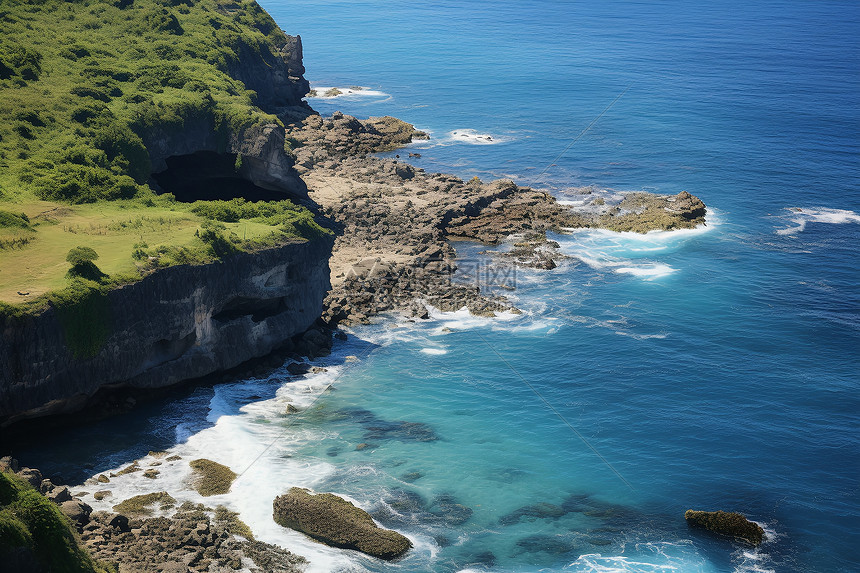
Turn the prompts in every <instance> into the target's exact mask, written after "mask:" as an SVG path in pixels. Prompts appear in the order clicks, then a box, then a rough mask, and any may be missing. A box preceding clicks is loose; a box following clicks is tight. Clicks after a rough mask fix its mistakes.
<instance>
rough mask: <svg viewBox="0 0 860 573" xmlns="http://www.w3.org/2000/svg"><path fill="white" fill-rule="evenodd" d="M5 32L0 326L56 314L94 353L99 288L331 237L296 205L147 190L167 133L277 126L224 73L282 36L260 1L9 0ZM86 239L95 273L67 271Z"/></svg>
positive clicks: (0, 84)
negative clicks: (187, 128) (87, 327)
mask: <svg viewBox="0 0 860 573" xmlns="http://www.w3.org/2000/svg"><path fill="white" fill-rule="evenodd" d="M0 25H2V30H3V33H2V35H0V323H2V321H3V320H4V317H5V318H9V317H16V316H21V315H22V314H25V313H32V312H38V311H40V310H41V309H44V308H45V307H46V306H47V305H48V304H49V303H50V304H55V305H60V307H64V308H65V310H62V311H61V314H63V315H65V318H64V319H63V320H64V322H65V323H66V324H68V327H69V328H68V329H69V330H70V331H72V332H73V335H72V336H73V338H74V339H75V341H76V342H75V343H74V351H75V353H76V354H80V355H88V354H91V353H92V351H93V348H95V347H96V346H98V342H99V340H100V339H101V338H103V336H104V333H103V332H100V331H98V327H97V325H96V326H94V327H93V329H94V330H92V329H91V330H92V331H90V332H82V331H81V328H79V327H80V322H81V321H80V320H79V317H80V316H81V315H82V313H85V311H86V312H96V314H97V316H98V317H99V320H100V321H101V320H102V319H104V318H105V316H106V315H105V311H104V309H102V308H101V307H100V306H99V303H98V299H97V297H96V294H95V293H96V291H97V292H98V293H101V294H104V292H106V290H108V289H110V288H113V287H115V286H117V285H120V284H123V283H127V282H130V281H134V280H139V279H140V278H141V277H142V276H144V275H145V274H147V273H149V272H152V271H154V270H156V269H158V268H162V267H166V266H171V265H176V264H202V263H206V262H211V261H213V260H216V259H219V258H223V257H226V256H230V255H232V254H233V253H235V252H238V251H253V250H256V249H260V248H264V247H268V246H274V245H278V244H283V243H284V242H289V241H293V240H307V239H313V238H315V237H317V236H319V235H321V234H324V233H326V232H327V231H324V230H323V229H322V228H321V227H320V226H319V225H317V224H316V222H315V221H314V219H313V216H312V214H311V213H310V212H309V211H308V210H307V209H304V208H302V207H298V206H296V205H294V204H293V203H291V202H289V201H276V202H265V203H258V204H251V203H247V202H244V201H242V200H236V201H232V202H223V201H215V202H197V203H194V204H193V205H185V204H180V203H177V202H176V201H175V200H173V197H172V196H171V195H169V194H168V195H162V196H156V195H155V194H154V193H153V192H152V190H151V189H149V187H148V186H146V185H145V182H146V180H147V178H148V177H149V169H150V160H149V153H148V151H147V149H146V147H145V144H144V142H145V141H148V140H150V139H152V138H153V137H156V136H158V134H165V133H167V134H169V133H171V132H173V133H176V132H180V131H181V130H182V129H183V128H184V125H185V124H186V122H187V121H189V120H195V119H198V120H201V119H202V120H204V121H206V122H208V123H209V125H211V128H212V130H213V131H214V133H215V134H216V136H217V137H218V138H220V140H222V143H223V144H224V145H226V143H227V138H228V136H229V134H230V133H235V132H237V131H239V130H241V129H243V128H246V127H250V126H254V125H260V124H270V123H280V122H279V120H278V118H277V117H275V116H272V115H269V114H267V113H264V112H263V111H262V110H261V109H260V108H259V107H257V106H256V94H255V93H254V92H253V91H251V90H248V89H247V88H246V87H245V85H244V84H243V83H242V82H240V81H238V80H235V79H233V78H232V77H230V75H229V72H230V70H231V69H232V68H235V67H236V66H237V65H238V54H240V53H241V54H242V64H243V65H244V64H248V63H253V60H255V59H256V60H261V61H262V62H266V61H270V60H271V59H272V58H275V57H279V56H278V55H277V54H276V53H275V51H276V47H277V46H280V45H282V44H283V43H284V42H285V41H286V37H285V35H284V33H283V32H282V31H281V30H280V29H279V28H278V26H277V25H276V24H275V23H274V21H273V20H272V19H271V17H270V16H269V15H268V14H267V13H266V12H265V11H264V10H262V8H260V7H259V5H257V3H256V2H254V1H253V0H187V1H186V0H134V1H130V0H3V2H2V3H0ZM258 63H259V62H258ZM260 65H264V64H260ZM240 161H241V159H240V158H238V157H237V162H240ZM78 246H79V247H85V248H90V249H93V250H94V251H95V252H96V253H97V254H98V266H97V268H96V269H95V271H93V269H92V268H90V269H89V270H90V271H93V272H84V273H81V272H80V271H82V270H83V271H86V270H87V269H84V268H79V269H77V272H76V271H73V272H72V274H71V275H70V274H69V271H70V265H69V263H68V262H67V261H66V260H65V256H66V254H67V253H68V252H69V249H71V248H72V247H78ZM96 271H97V272H96ZM76 274H77V277H76V276H74V275H76ZM76 279H81V280H83V281H87V280H88V281H89V282H84V283H83V284H82V283H80V282H75V280H76ZM84 287H86V288H84Z"/></svg>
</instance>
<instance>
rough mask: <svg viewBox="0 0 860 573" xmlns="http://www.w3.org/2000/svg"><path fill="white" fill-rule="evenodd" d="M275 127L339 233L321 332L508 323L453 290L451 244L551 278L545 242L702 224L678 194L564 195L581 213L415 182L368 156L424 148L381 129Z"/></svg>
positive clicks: (429, 179)
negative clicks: (460, 320) (579, 232)
mask: <svg viewBox="0 0 860 573" xmlns="http://www.w3.org/2000/svg"><path fill="white" fill-rule="evenodd" d="M288 119H289V120H290V121H287V120H288ZM285 123H286V124H287V128H286V136H287V138H288V139H289V140H290V141H292V142H294V143H295V148H294V153H295V168H296V170H297V171H298V173H299V174H300V175H301V177H302V179H303V180H304V181H305V182H306V184H307V186H308V189H309V192H308V195H309V197H310V198H311V199H312V200H313V201H314V202H315V203H316V204H317V205H318V206H319V208H320V210H321V211H322V213H324V214H325V215H326V216H327V217H329V218H330V219H331V220H332V221H333V222H334V224H335V225H336V227H337V230H338V233H337V234H338V236H337V239H336V240H335V245H334V248H333V252H332V258H331V261H330V266H331V270H332V275H331V283H332V289H331V291H330V292H329V294H328V296H327V297H326V300H325V309H324V312H323V318H324V319H325V320H326V322H327V323H328V324H330V325H331V326H337V325H344V326H348V325H352V324H361V323H366V322H368V321H370V319H371V317H373V316H375V315H378V314H380V313H385V312H395V313H400V314H403V315H405V316H407V317H409V318H419V319H420V318H426V317H427V315H428V311H427V307H428V306H430V307H433V308H437V309H439V310H442V311H453V310H459V309H460V308H463V307H465V308H468V309H469V311H470V312H471V313H472V314H475V315H479V316H494V315H495V313H497V312H504V311H510V312H517V310H516V309H515V308H514V307H513V305H511V304H510V303H509V302H508V301H507V300H506V299H505V298H503V297H499V296H492V295H488V294H486V293H484V292H481V290H480V288H478V287H477V286H475V285H472V284H465V283H463V282H458V281H457V280H455V279H454V276H453V275H454V272H455V271H456V270H457V263H456V257H457V253H456V251H455V249H454V248H453V247H452V245H451V241H452V240H471V241H477V242H480V243H483V244H486V245H488V246H494V245H499V244H501V243H503V242H505V241H510V242H512V243H513V244H512V248H511V249H510V250H504V251H491V252H490V254H492V255H493V256H492V257H491V259H490V261H491V262H493V263H494V264H498V265H519V266H525V267H531V268H538V269H546V270H550V269H553V268H555V266H556V260H558V259H559V258H561V257H563V255H562V254H561V253H560V251H559V249H558V244H557V243H556V242H554V241H552V240H549V239H547V232H555V233H563V232H565V231H566V230H568V229H574V228H583V227H594V228H605V229H610V230H615V231H630V232H640V233H641V232H647V231H651V230H673V229H682V228H693V227H696V226H697V225H701V224H704V222H705V213H706V208H705V205H704V203H702V201H701V200H700V199H699V198H697V197H695V196H693V195H690V194H689V193H687V192H681V193H679V194H678V195H675V196H662V195H654V194H650V193H626V194H620V195H619V194H613V193H608V192H602V193H601V192H599V191H597V190H594V189H592V188H582V189H574V190H572V191H573V192H574V193H575V196H576V197H577V199H579V201H577V203H580V204H581V205H580V206H578V207H572V206H570V205H567V204H563V203H560V202H559V201H558V200H557V199H556V198H555V197H553V196H552V195H551V194H550V193H548V192H546V191H543V190H539V189H531V188H528V187H522V186H519V185H517V184H515V183H514V182H512V181H506V180H499V181H494V182H490V183H484V182H482V181H480V180H478V179H477V178H475V179H472V180H471V181H463V180H462V179H460V178H458V177H456V176H453V175H448V174H443V173H426V172H425V171H424V170H423V169H420V168H415V167H414V166H412V165H410V164H409V163H407V162H404V161H401V160H399V156H397V158H395V159H390V158H379V157H374V156H371V155H370V154H371V153H372V152H378V151H390V150H393V149H397V148H398V147H399V146H402V145H405V144H407V143H409V142H411V141H413V140H423V139H427V137H428V136H427V134H426V133H424V132H421V131H417V130H415V128H414V127H413V126H411V125H409V124H408V123H405V122H403V121H401V120H398V119H395V118H392V117H381V118H369V119H367V120H359V119H357V118H355V117H352V116H349V115H345V114H343V113H340V112H335V113H334V114H333V115H332V116H331V117H326V118H323V117H321V116H319V115H314V114H311V115H308V114H306V113H299V114H298V115H296V114H293V115H291V116H288V117H286V116H285ZM499 274H500V275H503V274H504V273H499ZM498 286H501V287H502V288H505V287H506V286H508V285H504V284H502V285H498Z"/></svg>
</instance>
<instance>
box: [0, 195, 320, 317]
mask: <svg viewBox="0 0 860 573" xmlns="http://www.w3.org/2000/svg"><path fill="white" fill-rule="evenodd" d="M16 207H17V210H18V212H20V213H24V214H25V215H26V216H27V218H28V219H29V223H28V226H27V227H21V226H18V227H0V233H4V232H5V233H6V235H5V236H6V237H7V238H10V239H11V238H14V237H25V238H26V239H27V241H26V243H24V244H18V245H13V246H8V247H6V248H3V247H0V303H3V302H5V303H7V304H13V305H21V304H24V305H27V306H30V307H33V306H38V305H39V304H40V301H41V303H44V302H45V300H46V299H45V298H44V296H43V295H46V294H47V293H51V292H56V291H60V290H63V289H66V288H67V287H69V286H70V282H71V281H70V277H69V276H68V272H69V269H70V264H69V262H68V261H67V260H66V256H67V254H68V252H69V249H70V248H72V247H77V246H84V247H89V248H92V249H93V250H94V251H95V252H96V253H97V254H98V268H99V269H100V270H101V272H103V273H105V274H106V275H108V278H107V279H105V281H106V286H113V285H115V284H121V283H123V282H130V281H133V280H137V279H139V278H140V277H141V276H143V275H145V274H146V273H148V272H151V271H153V270H156V269H158V268H162V267H166V266H171V265H175V264H202V263H206V262H211V261H213V260H216V259H218V258H220V257H222V256H228V255H229V254H230V252H232V251H230V252H223V248H224V247H223V245H224V244H227V245H230V246H232V247H233V250H235V251H253V250H257V249H260V248H265V247H269V246H274V245H278V244H283V243H285V242H289V241H296V240H307V239H308V238H314V237H317V236H321V235H324V234H326V233H328V231H326V230H324V229H323V228H322V227H320V226H319V225H317V223H316V222H315V221H314V219H313V216H312V215H311V213H310V212H309V211H308V210H306V209H304V208H300V207H297V206H295V205H294V204H292V203H291V202H289V201H272V202H259V203H248V202H245V201H243V200H241V199H238V200H233V201H211V202H202V201H198V202H195V203H191V204H186V203H178V202H175V201H172V200H171V198H170V196H158V197H155V196H146V197H145V198H143V199H134V200H123V201H112V202H98V203H93V204H83V205H68V204H63V203H58V202H49V201H29V202H21V203H18V204H16ZM10 212H11V211H10ZM17 220H22V219H20V218H19V219H17ZM207 231H208V233H207ZM2 236H3V235H0V237H2ZM222 240H223V241H222ZM207 241H208V242H207ZM218 245H221V248H222V251H221V252H219V250H218V249H219V247H218ZM77 290H80V289H77ZM19 293H28V294H19ZM40 297H41V298H40ZM0 314H2V311H1V310H0Z"/></svg>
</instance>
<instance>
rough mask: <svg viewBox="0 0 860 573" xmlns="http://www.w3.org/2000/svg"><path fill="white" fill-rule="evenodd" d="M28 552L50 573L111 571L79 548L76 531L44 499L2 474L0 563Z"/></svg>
mask: <svg viewBox="0 0 860 573" xmlns="http://www.w3.org/2000/svg"><path fill="white" fill-rule="evenodd" d="M21 548H26V549H28V550H29V551H30V552H32V554H33V555H35V556H36V558H37V560H38V561H40V562H41V564H42V565H43V566H44V567H45V570H47V571H54V572H57V573H77V572H81V573H83V572H91V573H92V572H95V573H107V572H108V571H110V569H109V568H108V567H106V566H105V565H103V564H101V563H99V562H97V561H95V560H93V559H92V558H91V557H90V555H89V553H87V551H86V549H84V548H83V547H81V546H80V544H79V543H78V539H77V536H76V535H75V533H74V529H73V527H72V525H71V523H70V522H69V520H68V518H66V517H65V516H64V515H63V514H62V513H61V512H60V510H59V508H58V507H57V506H56V505H55V504H53V503H51V502H50V501H49V500H48V499H47V498H46V497H45V496H44V495H42V494H40V493H39V492H37V491H36V490H34V489H33V488H32V487H31V486H30V485H29V484H28V483H26V482H24V481H23V480H21V479H20V478H18V477H16V476H14V475H13V474H10V473H6V472H0V560H3V559H4V558H5V556H6V555H8V554H10V553H11V552H12V551H20V550H21Z"/></svg>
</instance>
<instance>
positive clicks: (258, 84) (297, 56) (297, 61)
mask: <svg viewBox="0 0 860 573" xmlns="http://www.w3.org/2000/svg"><path fill="white" fill-rule="evenodd" d="M235 49H236V59H235V60H234V61H233V62H231V63H230V64H229V65H228V67H227V73H228V74H229V75H230V77H232V78H233V79H236V80H239V81H240V82H242V83H244V84H245V87H247V88H248V89H249V90H254V91H255V92H256V93H257V99H256V101H255V103H256V104H257V105H258V106H260V107H261V108H262V109H263V110H265V111H268V112H276V111H278V110H279V109H281V108H285V107H289V106H306V105H307V104H305V103H304V102H303V101H302V98H303V97H305V96H306V95H307V93H308V92H309V91H310V85H309V84H308V81H307V80H306V79H305V78H304V73H305V67H304V65H302V37H301V36H290V35H287V34H285V35H284V42H283V43H282V44H281V45H279V46H276V47H274V49H273V50H272V51H269V50H263V49H257V47H256V46H249V45H247V44H246V43H244V42H242V41H241V40H240V41H239V43H238V45H237V46H235Z"/></svg>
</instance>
